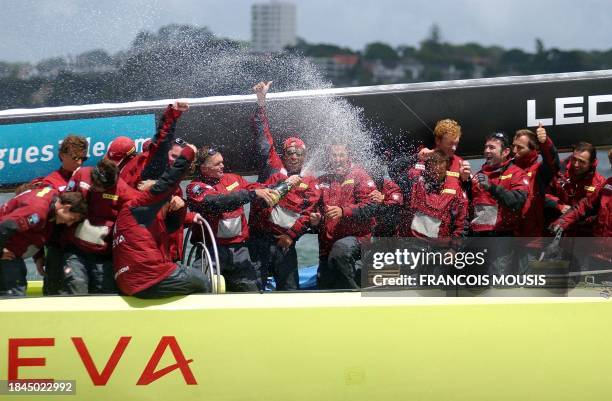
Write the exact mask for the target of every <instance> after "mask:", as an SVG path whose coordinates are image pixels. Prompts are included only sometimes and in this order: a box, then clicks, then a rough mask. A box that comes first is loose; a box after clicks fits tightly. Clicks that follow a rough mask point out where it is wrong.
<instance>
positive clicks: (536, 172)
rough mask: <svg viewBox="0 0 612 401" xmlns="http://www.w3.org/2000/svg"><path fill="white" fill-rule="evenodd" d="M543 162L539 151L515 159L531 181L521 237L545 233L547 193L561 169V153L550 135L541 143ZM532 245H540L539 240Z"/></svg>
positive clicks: (521, 226)
mask: <svg viewBox="0 0 612 401" xmlns="http://www.w3.org/2000/svg"><path fill="white" fill-rule="evenodd" d="M540 153H541V155H542V162H538V153H537V152H536V151H533V152H531V154H530V155H528V156H527V157H524V158H522V159H516V158H515V160H514V164H516V165H517V166H518V167H520V168H522V169H523V170H524V171H525V174H526V175H527V180H528V181H529V192H528V194H527V199H526V201H525V204H524V205H523V209H522V210H521V222H520V224H519V225H518V226H517V231H516V235H517V236H519V237H541V236H542V235H544V229H545V227H544V200H545V194H546V191H547V190H548V187H549V186H550V183H551V182H552V181H553V178H554V177H555V174H557V172H558V171H559V154H558V153H557V149H555V145H554V144H553V142H552V141H551V139H550V137H547V138H546V142H544V143H541V144H540ZM531 245H534V246H539V245H541V244H539V243H538V242H537V241H536V242H532V243H531Z"/></svg>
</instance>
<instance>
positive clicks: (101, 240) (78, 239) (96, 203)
mask: <svg viewBox="0 0 612 401" xmlns="http://www.w3.org/2000/svg"><path fill="white" fill-rule="evenodd" d="M92 169H93V167H81V168H80V169H78V170H77V171H76V172H75V173H74V175H73V176H72V179H71V180H70V181H69V182H68V186H67V187H66V191H79V192H81V194H83V197H84V198H85V199H86V200H87V204H88V205H89V206H88V211H87V218H86V219H85V220H84V221H83V222H82V223H80V224H78V225H75V226H71V227H69V228H68V229H67V230H66V231H65V233H64V238H63V242H64V243H66V244H70V245H72V246H75V247H76V248H78V249H79V250H80V251H82V252H89V253H97V254H108V253H110V251H111V240H112V234H111V233H112V231H113V226H114V225H115V220H116V219H117V214H118V213H119V210H120V209H121V207H122V206H123V205H124V204H125V203H127V202H128V201H130V200H132V199H134V198H136V197H137V196H138V194H139V192H138V191H137V190H135V189H134V188H132V187H130V186H129V185H127V184H126V183H125V181H123V179H122V178H120V177H119V178H118V179H117V184H115V186H113V187H112V188H108V189H106V190H104V192H96V191H93V190H91V186H92V181H91V171H92Z"/></svg>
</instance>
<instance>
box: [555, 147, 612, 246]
mask: <svg viewBox="0 0 612 401" xmlns="http://www.w3.org/2000/svg"><path fill="white" fill-rule="evenodd" d="M605 181H606V179H605V178H604V177H603V176H602V175H601V174H599V173H598V172H597V150H596V149H595V146H593V145H591V144H590V143H588V142H579V143H578V144H576V145H575V146H574V149H573V152H572V155H571V156H570V157H568V158H567V159H566V160H564V161H563V163H562V164H561V171H560V174H559V175H558V176H557V177H556V178H555V179H554V180H553V182H552V185H551V188H550V190H549V193H548V194H547V201H548V202H547V206H549V207H552V208H554V209H555V210H556V211H557V214H556V217H559V213H561V214H563V213H565V212H567V211H568V210H569V209H570V208H571V207H573V206H576V204H578V202H580V201H581V200H582V199H583V198H590V197H592V196H593V195H594V194H595V190H596V189H597V188H598V187H599V186H600V185H601V184H603V183H604V182H605ZM593 223H594V217H593V216H592V217H590V218H588V219H585V220H582V221H580V222H578V223H577V224H576V225H575V226H574V228H573V229H571V230H570V231H568V232H566V233H565V234H566V235H567V236H568V237H592V236H593Z"/></svg>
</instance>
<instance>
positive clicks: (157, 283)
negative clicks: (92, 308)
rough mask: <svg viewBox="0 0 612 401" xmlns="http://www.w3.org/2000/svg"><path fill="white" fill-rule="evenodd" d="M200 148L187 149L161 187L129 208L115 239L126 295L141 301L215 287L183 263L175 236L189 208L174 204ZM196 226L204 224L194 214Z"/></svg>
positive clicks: (116, 264) (127, 205)
mask: <svg viewBox="0 0 612 401" xmlns="http://www.w3.org/2000/svg"><path fill="white" fill-rule="evenodd" d="M195 153H196V148H195V146H193V145H188V146H185V147H184V148H183V149H182V150H181V154H180V155H179V157H178V158H177V159H176V161H175V162H174V164H173V165H172V166H171V167H170V168H169V169H167V170H166V171H165V172H164V174H163V175H162V177H161V178H160V179H159V180H157V181H156V183H155V184H154V185H153V186H152V187H150V188H148V189H144V190H143V191H141V192H140V193H139V194H138V195H137V197H136V198H134V199H132V200H130V201H128V202H127V203H125V204H124V205H123V206H122V207H121V210H120V211H119V215H118V216H117V223H116V224H115V231H114V234H113V265H114V271H115V279H116V280H117V285H118V286H119V289H120V290H121V292H123V293H125V294H127V295H134V296H136V297H139V298H163V297H170V296H175V295H187V294H191V293H197V292H205V291H206V290H207V289H208V290H209V289H210V287H209V285H208V283H207V280H206V278H205V276H204V274H203V273H202V271H201V270H200V269H198V268H192V267H189V266H184V265H182V264H177V263H175V262H174V261H173V260H172V255H171V253H170V234H171V233H172V232H173V231H175V230H177V229H181V228H182V226H183V223H184V219H185V217H186V209H185V208H181V209H179V210H172V208H171V207H170V199H171V198H172V196H173V194H174V193H175V191H176V189H177V188H178V186H179V185H180V183H181V180H182V179H183V178H184V177H185V174H187V172H188V171H189V168H190V166H191V164H192V161H193V159H194V157H195ZM189 215H190V217H189V218H188V219H189V220H190V222H194V223H198V222H201V220H202V217H201V216H200V215H198V214H195V215H194V214H189Z"/></svg>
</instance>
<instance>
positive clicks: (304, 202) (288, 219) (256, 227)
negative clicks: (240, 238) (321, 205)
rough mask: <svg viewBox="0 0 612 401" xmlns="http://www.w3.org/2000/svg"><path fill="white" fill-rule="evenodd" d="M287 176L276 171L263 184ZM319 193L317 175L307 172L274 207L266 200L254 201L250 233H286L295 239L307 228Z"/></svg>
mask: <svg viewBox="0 0 612 401" xmlns="http://www.w3.org/2000/svg"><path fill="white" fill-rule="evenodd" d="M287 178H288V177H287V175H285V174H283V173H276V174H273V175H272V176H271V177H269V178H268V179H267V180H266V181H265V182H264V183H263V184H264V185H265V186H267V187H272V186H274V185H276V184H278V183H280V182H283V181H285V180H286V179H287ZM320 196H321V191H320V190H319V185H318V183H317V179H316V178H314V177H312V176H306V177H303V178H302V182H301V183H299V184H298V185H297V186H295V187H294V188H291V190H290V191H289V192H288V193H287V195H285V197H283V198H282V199H281V200H280V201H279V202H278V204H276V205H275V206H274V207H267V205H266V204H265V203H263V202H255V203H253V204H252V205H251V212H250V216H249V226H250V228H251V234H252V235H259V234H261V233H271V234H273V235H280V234H287V235H288V236H289V237H291V238H292V239H293V240H297V239H298V238H299V237H300V236H302V235H303V234H304V233H305V232H306V229H307V228H308V222H309V220H310V213H311V212H312V211H314V208H315V206H316V204H317V202H318V201H319V197H320Z"/></svg>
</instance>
